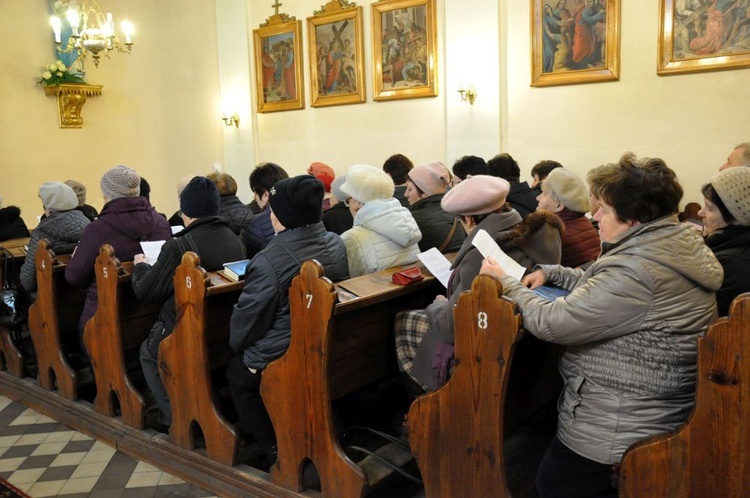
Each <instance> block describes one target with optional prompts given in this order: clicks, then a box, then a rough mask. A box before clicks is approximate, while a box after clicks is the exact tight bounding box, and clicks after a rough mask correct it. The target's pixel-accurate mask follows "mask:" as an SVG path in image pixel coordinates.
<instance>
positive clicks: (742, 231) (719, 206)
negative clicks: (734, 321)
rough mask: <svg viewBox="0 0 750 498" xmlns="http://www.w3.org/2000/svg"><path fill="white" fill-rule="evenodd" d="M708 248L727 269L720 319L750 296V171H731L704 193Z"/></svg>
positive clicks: (719, 299)
mask: <svg viewBox="0 0 750 498" xmlns="http://www.w3.org/2000/svg"><path fill="white" fill-rule="evenodd" d="M701 193H703V197H704V201H705V207H704V208H703V209H701V210H700V211H698V216H700V217H701V218H702V219H703V236H704V237H705V241H706V245H707V246H708V247H710V248H711V250H712V251H713V252H714V254H715V255H716V259H718V260H719V263H721V266H722V267H723V268H724V283H723V284H722V286H721V289H719V290H718V291H717V292H716V304H717V306H718V308H719V315H721V316H726V315H727V314H728V313H729V305H730V304H732V300H734V298H735V297H737V296H738V295H740V294H742V293H743V292H750V264H748V261H750V167H745V166H743V167H740V168H730V169H727V170H724V171H722V172H721V173H719V174H718V175H716V176H714V177H712V178H711V180H710V182H709V183H708V184H706V185H704V186H703V188H702V189H701Z"/></svg>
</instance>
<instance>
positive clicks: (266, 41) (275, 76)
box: [253, 13, 305, 112]
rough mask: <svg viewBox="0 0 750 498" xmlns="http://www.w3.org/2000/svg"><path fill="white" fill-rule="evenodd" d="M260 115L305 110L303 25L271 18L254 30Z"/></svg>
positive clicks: (290, 19)
mask: <svg viewBox="0 0 750 498" xmlns="http://www.w3.org/2000/svg"><path fill="white" fill-rule="evenodd" d="M253 41H254V46H255V78H256V85H255V87H256V92H257V93H256V95H257V109H258V112H275V111H289V110H294V109H304V108H305V86H304V77H303V74H302V22H301V21H296V20H295V19H294V17H289V16H287V15H286V14H278V13H277V14H275V15H273V16H271V17H270V18H269V19H268V20H267V21H266V22H265V23H263V24H261V25H260V27H259V28H256V29H254V30H253Z"/></svg>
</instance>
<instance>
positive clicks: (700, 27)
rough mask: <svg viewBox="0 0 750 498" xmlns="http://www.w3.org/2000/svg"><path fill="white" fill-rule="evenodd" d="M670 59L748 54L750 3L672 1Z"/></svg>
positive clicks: (733, 0) (748, 0) (746, 0)
mask: <svg viewBox="0 0 750 498" xmlns="http://www.w3.org/2000/svg"><path fill="white" fill-rule="evenodd" d="M673 50H674V53H673V59H674V60H679V59H695V58H701V57H707V56H721V55H731V54H737V53H741V52H750V0H675V2H674V45H673Z"/></svg>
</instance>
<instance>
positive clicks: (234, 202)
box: [219, 195, 253, 235]
mask: <svg viewBox="0 0 750 498" xmlns="http://www.w3.org/2000/svg"><path fill="white" fill-rule="evenodd" d="M219 216H220V217H221V218H224V221H226V222H227V225H228V226H229V229H230V230H232V231H233V232H234V233H236V234H237V235H239V234H240V230H241V229H242V226H243V225H245V224H246V223H247V222H248V220H249V219H250V218H251V217H252V216H253V212H252V211H251V210H250V208H249V207H247V206H246V205H245V204H242V201H240V200H239V198H238V197H237V196H236V195H225V196H223V197H222V198H221V204H220V206H219Z"/></svg>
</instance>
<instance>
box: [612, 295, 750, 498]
mask: <svg viewBox="0 0 750 498" xmlns="http://www.w3.org/2000/svg"><path fill="white" fill-rule="evenodd" d="M749 331H750V294H743V295H741V296H739V297H738V298H737V299H735V300H734V302H733V303H732V307H731V309H730V311H729V316H728V317H724V318H720V319H719V320H717V321H716V322H714V324H713V325H712V326H711V327H709V330H708V333H707V334H706V336H705V337H703V338H701V339H698V380H697V386H696V396H695V407H694V408H693V412H692V414H691V415H690V417H689V419H688V421H687V423H686V424H685V425H683V426H682V427H681V428H680V429H679V430H677V431H675V432H673V433H670V434H665V435H661V436H656V437H653V438H650V439H647V440H645V441H642V442H640V443H636V444H634V445H633V446H631V447H630V448H629V449H628V451H627V452H626V453H625V455H624V456H623V460H622V465H621V469H620V496H621V497H624V498H635V497H642V496H648V497H651V498H660V497H663V498H673V497H696V498H697V497H703V496H721V497H724V498H740V497H743V496H747V493H748V490H750V333H749Z"/></svg>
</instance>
